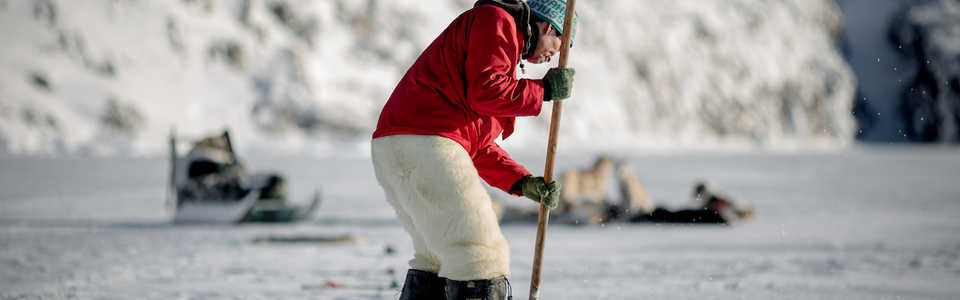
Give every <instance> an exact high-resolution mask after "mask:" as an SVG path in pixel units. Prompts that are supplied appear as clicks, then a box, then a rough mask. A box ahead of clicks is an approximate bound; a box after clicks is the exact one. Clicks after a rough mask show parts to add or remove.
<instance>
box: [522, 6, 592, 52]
mask: <svg viewBox="0 0 960 300" xmlns="http://www.w3.org/2000/svg"><path fill="white" fill-rule="evenodd" d="M527 5H529V6H530V11H531V12H532V13H533V14H534V15H535V16H537V17H539V18H540V19H543V20H544V21H547V22H548V23H550V25H553V28H556V29H557V32H559V33H560V34H563V17H564V14H565V13H566V11H567V0H527ZM579 18H580V13H578V12H574V13H573V32H571V33H570V46H571V47H573V38H574V37H575V36H576V35H577V19H579Z"/></svg>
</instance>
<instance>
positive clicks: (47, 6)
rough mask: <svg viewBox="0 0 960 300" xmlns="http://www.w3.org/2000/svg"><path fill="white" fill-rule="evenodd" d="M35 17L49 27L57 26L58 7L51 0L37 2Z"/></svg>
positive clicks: (34, 6)
mask: <svg viewBox="0 0 960 300" xmlns="http://www.w3.org/2000/svg"><path fill="white" fill-rule="evenodd" d="M33 16H34V17H35V18H37V19H39V20H41V21H43V22H45V23H47V25H48V26H53V25H56V24H57V7H56V6H54V5H53V2H52V1H50V0H37V1H34V3H33Z"/></svg>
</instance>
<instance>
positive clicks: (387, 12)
mask: <svg viewBox="0 0 960 300" xmlns="http://www.w3.org/2000/svg"><path fill="white" fill-rule="evenodd" d="M471 4H472V1H469V0H454V1H442V2H436V1H376V0H368V1H348V0H337V1H279V0H234V1H204V0H193V1H133V2H129V1H120V2H118V1H107V0H93V1H67V0H60V1H56V0H43V1H3V2H0V31H2V33H3V36H4V37H5V42H4V44H3V46H2V47H0V62H2V64H3V66H4V68H2V70H0V148H2V149H5V150H6V151H7V152H13V153H95V154H111V153H130V154H142V153H148V154H149V153H157V152H160V151H162V150H163V149H165V148H164V147H165V142H164V137H165V136H166V135H167V134H168V132H169V131H170V129H171V128H173V127H176V128H178V130H179V133H181V134H186V135H199V134H203V133H208V132H211V131H215V130H219V129H221V128H223V127H229V128H231V129H232V130H233V132H234V136H236V137H237V142H238V144H239V147H240V148H244V149H246V150H251V151H277V150H281V151H289V152H306V153H317V152H327V151H344V150H342V149H343V146H344V145H351V146H350V147H348V148H347V149H348V150H346V151H354V150H357V151H360V152H363V153H365V152H366V150H362V149H365V146H363V145H365V140H366V139H367V138H368V137H369V134H370V133H371V132H372V131H373V129H374V128H373V127H374V126H375V124H376V120H377V117H378V114H379V110H380V107H381V106H382V105H383V102H384V101H385V100H386V99H387V97H388V96H389V94H390V92H391V91H392V89H393V87H394V85H395V83H396V81H397V80H398V79H399V78H400V77H401V76H402V75H403V73H404V72H405V71H406V69H407V68H408V67H409V65H410V64H411V63H412V62H413V60H414V59H416V57H417V55H419V53H420V51H422V50H423V48H424V47H426V45H428V44H429V43H430V42H431V41H432V39H433V38H434V37H435V36H436V35H437V34H438V33H439V32H440V31H441V30H443V28H444V27H445V26H446V24H448V23H449V22H450V21H451V20H452V19H453V18H454V17H456V15H457V14H459V13H460V12H462V11H464V10H466V9H468V8H469V7H470V6H471ZM578 8H579V9H580V11H581V14H582V16H583V18H582V22H581V26H582V27H581V28H580V32H582V33H581V34H578V35H577V38H578V40H577V41H575V47H574V49H573V55H572V56H571V66H573V67H576V68H577V69H578V77H577V88H576V90H575V92H574V99H573V100H570V101H569V102H568V103H569V105H567V110H566V111H565V114H564V123H563V128H564V130H562V131H561V133H562V135H563V136H562V141H564V142H563V143H564V144H566V145H569V146H572V147H577V146H579V145H584V146H583V147H588V148H589V147H596V145H606V146H607V147H610V146H625V147H651V146H677V145H694V144H697V145H703V144H706V145H718V144H734V145H748V146H749V145H764V146H784V145H786V146H789V145H799V144H805V145H809V144H814V145H834V146H835V145H845V144H848V143H849V142H850V141H851V140H852V137H853V131H854V124H853V120H852V118H851V117H850V105H851V100H852V99H853V93H854V86H855V84H854V79H853V77H852V75H851V72H850V70H849V67H848V66H847V65H846V63H845V62H844V61H843V59H842V58H841V57H840V56H839V55H838V53H837V51H836V49H835V48H834V37H835V36H836V34H837V33H838V31H839V30H840V19H839V15H838V9H837V7H836V5H835V4H834V3H833V1H829V0H816V1H783V2H780V1H777V2H769V1H757V0H739V1H707V2H704V1H681V2H676V3H674V2H670V1H653V0H646V1H628V0H617V1H597V2H584V3H581V4H580V7H578ZM528 69H529V70H528V73H527V74H526V75H527V76H534V77H536V76H539V75H540V74H542V72H543V71H544V69H545V67H540V68H528ZM548 123H549V107H547V109H545V110H544V112H543V113H542V115H541V116H540V117H539V118H526V119H524V120H522V121H521V122H520V123H519V127H520V128H519V130H518V134H517V136H516V137H515V138H512V139H511V140H510V141H508V144H515V145H516V147H524V146H536V147H537V148H539V147H542V145H543V144H544V143H545V142H543V140H544V138H543V136H545V135H546V132H547V127H548Z"/></svg>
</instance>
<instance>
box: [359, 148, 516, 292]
mask: <svg viewBox="0 0 960 300" xmlns="http://www.w3.org/2000/svg"><path fill="white" fill-rule="evenodd" d="M372 151H373V166H374V169H375V170H376V174H377V180H378V181H379V182H380V185H381V186H382V187H383V190H384V192H385V193H386V195H387V200H388V201H389V202H390V204H391V205H392V206H393V208H394V210H396V212H397V217H398V218H399V219H400V222H401V223H403V227H404V229H406V231H407V232H408V233H410V237H411V238H412V239H413V247H414V251H416V253H415V254H414V257H413V259H412V260H410V267H411V268H413V269H418V270H423V271H430V272H437V273H439V275H440V276H441V277H446V278H449V279H453V280H476V279H490V278H494V277H498V276H509V275H510V249H509V246H508V245H507V240H506V239H505V238H504V237H503V234H501V233H500V226H499V224H497V217H496V214H494V212H493V207H492V204H491V200H490V195H489V194H487V191H486V189H485V188H484V187H483V184H482V183H481V181H480V180H481V179H480V175H479V174H478V173H477V169H476V168H475V167H474V166H473V161H472V160H471V159H470V156H469V155H468V154H467V151H466V150H464V149H463V146H460V144H458V143H456V142H454V141H452V140H450V139H447V138H445V137H440V136H430V135H392V136H386V137H381V138H377V139H374V140H373V147H372Z"/></svg>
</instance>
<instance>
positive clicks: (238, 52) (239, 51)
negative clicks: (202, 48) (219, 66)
mask: <svg viewBox="0 0 960 300" xmlns="http://www.w3.org/2000/svg"><path fill="white" fill-rule="evenodd" d="M207 55H208V56H209V57H210V58H211V59H214V60H216V59H222V60H223V61H224V62H226V63H227V65H229V66H231V67H233V68H235V69H237V70H243V69H244V67H245V61H244V57H243V47H241V46H240V43H239V42H237V41H232V40H219V41H214V42H213V43H212V44H211V45H210V47H209V48H207Z"/></svg>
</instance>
